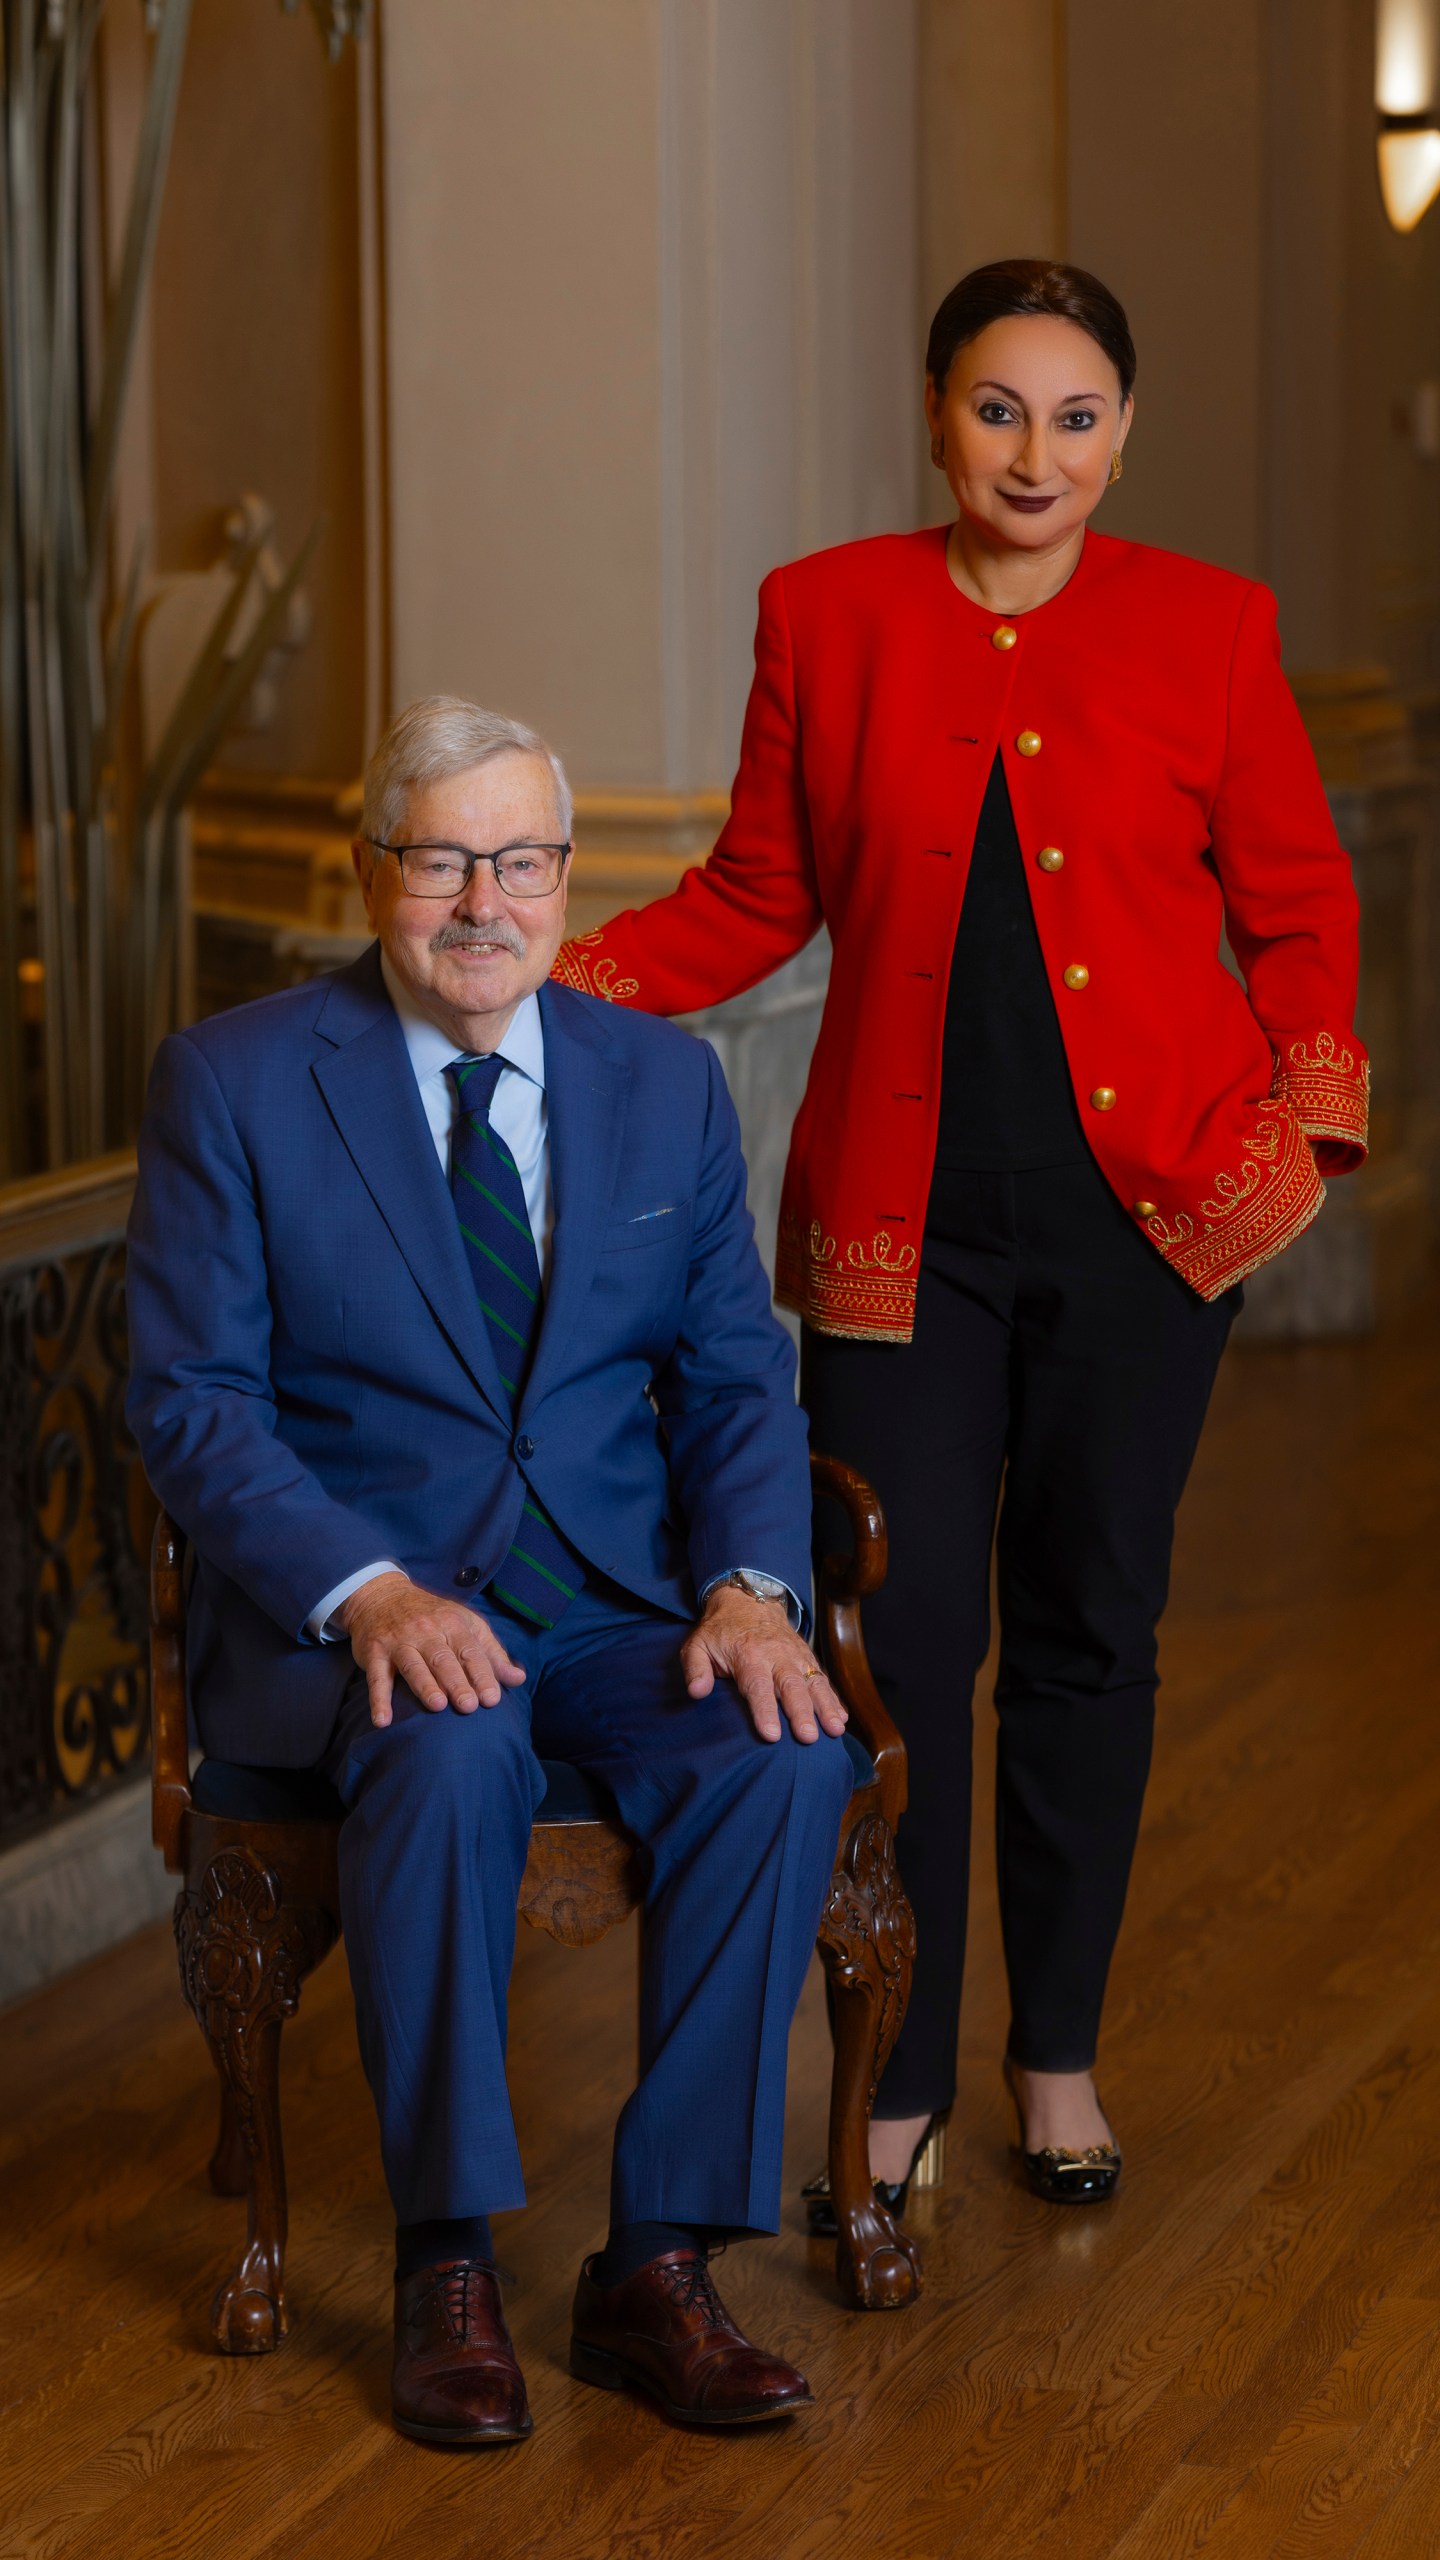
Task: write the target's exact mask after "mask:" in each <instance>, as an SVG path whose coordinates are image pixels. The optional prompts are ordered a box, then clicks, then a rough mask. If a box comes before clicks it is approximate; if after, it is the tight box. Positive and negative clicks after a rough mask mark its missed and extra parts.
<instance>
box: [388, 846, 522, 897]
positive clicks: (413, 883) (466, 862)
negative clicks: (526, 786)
mask: <svg viewBox="0 0 1440 2560" xmlns="http://www.w3.org/2000/svg"><path fill="white" fill-rule="evenodd" d="M360 841H361V843H362V844H368V845H373V846H374V848H375V851H376V852H377V853H393V854H394V855H395V856H396V857H397V859H398V861H399V864H400V877H401V879H402V880H403V881H404V883H405V886H406V888H407V889H408V890H409V892H410V895H411V897H412V898H458V897H460V896H461V895H462V893H463V892H464V891H465V890H466V889H468V888H469V886H470V881H471V877H472V875H473V873H474V869H475V865H476V863H477V862H488V863H489V865H490V867H491V869H492V871H493V872H494V874H495V877H496V879H497V880H498V882H499V884H500V886H501V888H502V889H503V890H504V892H505V895H506V897H507V898H549V897H552V896H553V895H554V892H555V891H556V890H557V889H558V888H559V886H560V875H561V873H562V872H563V870H564V868H565V862H566V857H567V855H568V854H569V853H570V852H571V850H572V848H571V847H570V845H568V844H504V845H502V846H501V847H500V850H499V852H498V853H472V852H471V851H470V848H469V846H468V845H463V844H384V843H382V841H381V839H380V838H379V836H362V837H361V839H360Z"/></svg>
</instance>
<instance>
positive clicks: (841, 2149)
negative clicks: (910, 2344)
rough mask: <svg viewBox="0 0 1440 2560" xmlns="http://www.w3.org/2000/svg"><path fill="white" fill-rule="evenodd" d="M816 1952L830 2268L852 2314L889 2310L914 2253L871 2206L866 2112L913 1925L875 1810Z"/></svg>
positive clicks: (854, 1840) (852, 1840) (911, 2272)
mask: <svg viewBox="0 0 1440 2560" xmlns="http://www.w3.org/2000/svg"><path fill="white" fill-rule="evenodd" d="M819 1943H820V1955H821V1959H822V1961H823V1963H824V1966H825V1971H826V1974H827V1976H828V1979H829V1983H830V1988H831V1992H832V1994H833V1995H834V2001H833V2005H834V2019H835V2069H834V2076H833V2078H832V2080H831V2084H830V2195H831V2199H832V2202H833V2204H834V2207H835V2218H836V2221H837V2222H838V2223H839V2226H840V2236H839V2239H838V2241H837V2243H836V2249H835V2273H836V2276H837V2278H838V2281H839V2285H840V2290H841V2292H842V2293H843V2294H844V2295H845V2297H846V2299H847V2300H848V2301H849V2302H850V2303H851V2304H853V2306H854V2308H855V2309H856V2310H857V2311H898V2310H900V2309H901V2308H902V2306H903V2305H904V2304H905V2303H907V2302H913V2301H914V2299H915V2296H916V2295H917V2293H918V2292H919V2291H920V2283H921V2277H920V2256H919V2252H918V2250H917V2249H916V2247H915V2244H914V2242H913V2240H912V2239H911V2238H910V2236H909V2234H908V2232H905V2231H903V2230H902V2229H901V2228H900V2226H899V2224H898V2223H897V2222H896V2221H895V2220H894V2219H893V2217H892V2216H891V2215H890V2214H888V2213H887V2212H886V2211H885V2209H884V2207H883V2206H882V2205H880V2204H879V2203H877V2201H876V2197H875V2188H874V2182H873V2180H872V2178H871V2175H870V2111H871V2109H872V2107H873V2106H874V2104H875V2092H876V2090H877V2088H878V2087H879V2084H880V2074H881V2072H882V2071H883V2070H884V2068H885V2064H886V2062H887V2061H888V2060H889V2057H890V2051H891V2047H892V2046H893V2044H894V2042H895V2038H896V2036H897V2035H898V2034H899V2032H900V2023H901V2020H902V2019H903V2017H904V2015H905V2005H906V2002H907V2001H908V1999H909V1997H910V1973H911V1968H912V1966H913V1963H914V1959H915V1921H914V1916H913V1914H912V1912H911V1909H910V1905H909V1903H908V1902H907V1900H906V1898H905V1893H904V1889H903V1887H902V1885H901V1883H900V1878H899V1875H898V1873H897V1871H896V1866H895V1843H894V1841H893V1839H892V1837H891V1834H890V1829H889V1825H888V1824H887V1823H886V1822H885V1821H883V1820H882V1818H881V1816H880V1815H879V1814H866V1815H864V1816H863V1817H862V1819H861V1820H860V1821H859V1822H857V1823H856V1825H855V1828H854V1830H853V1831H852V1832H851V1834H850V1836H849V1839H848V1840H847V1841H846V1843H845V1847H844V1849H843V1851H842V1853H841V1857H840V1863H839V1865H838V1866H837V1867H836V1869H835V1873H834V1876H833V1878H832V1880H831V1885H830V1894H829V1898H828V1900H827V1902H826V1905H825V1910H824V1914H823V1916H822V1918H821V1922H820V1941H819Z"/></svg>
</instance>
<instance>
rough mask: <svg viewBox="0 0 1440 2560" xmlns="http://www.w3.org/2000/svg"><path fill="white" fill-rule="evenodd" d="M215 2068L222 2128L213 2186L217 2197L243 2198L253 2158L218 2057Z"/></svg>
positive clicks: (213, 2166)
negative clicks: (217, 2079)
mask: <svg viewBox="0 0 1440 2560" xmlns="http://www.w3.org/2000/svg"><path fill="white" fill-rule="evenodd" d="M215 2067H216V2069H217V2071H218V2072H219V2073H220V2126H219V2131H218V2132H217V2134H216V2136H215V2148H214V2150H213V2151H212V2152H211V2154H210V2184H211V2186H212V2187H213V2189H214V2191H215V2193H216V2195H217V2196H243V2195H246V2194H248V2193H249V2188H250V2154H249V2152H248V2151H247V2150H246V2148H245V2134H244V2129H243V2127H242V2125H241V2122H240V2111H239V2108H238V2107H237V2106H236V2104H235V2092H234V2090H233V2089H232V2088H231V2086H230V2083H229V2081H228V2080H227V2079H226V2077H225V2066H224V2064H223V2062H222V2061H221V2060H220V2057H219V2055H218V2054H216V2056H215Z"/></svg>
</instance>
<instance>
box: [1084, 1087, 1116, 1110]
mask: <svg viewBox="0 0 1440 2560" xmlns="http://www.w3.org/2000/svg"><path fill="white" fill-rule="evenodd" d="M1090 1108H1091V1110H1092V1111H1113V1110H1114V1108H1115V1087H1114V1086H1113V1084H1097V1086H1096V1087H1095V1090H1094V1092H1093V1093H1092V1094H1091V1096H1090Z"/></svg>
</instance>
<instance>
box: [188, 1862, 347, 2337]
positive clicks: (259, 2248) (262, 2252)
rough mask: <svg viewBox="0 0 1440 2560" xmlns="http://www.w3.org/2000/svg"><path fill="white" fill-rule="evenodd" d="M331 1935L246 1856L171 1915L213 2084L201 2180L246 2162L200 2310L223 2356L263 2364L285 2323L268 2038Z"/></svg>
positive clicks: (280, 2172) (208, 1875) (277, 2140)
mask: <svg viewBox="0 0 1440 2560" xmlns="http://www.w3.org/2000/svg"><path fill="white" fill-rule="evenodd" d="M335 1936H336V1929H335V1923H334V1920H333V1918H332V1917H331V1915H330V1913H329V1912H328V1911H325V1910H323V1909H322V1908H320V1907H319V1906H317V1905H302V1906H292V1907H289V1908H286V1907H284V1906H283V1905H282V1899H281V1888H280V1885H279V1883H278V1882H277V1880H276V1877H275V1875H274V1874H273V1872H272V1871H271V1869H270V1868H269V1867H268V1866H267V1865H266V1864H265V1862H264V1860H263V1859H262V1858H260V1857H258V1856H257V1855H256V1854H255V1852H254V1851H253V1850H250V1849H224V1850H221V1851H220V1852H219V1854H218V1855H217V1856H216V1857H214V1858H212V1859H211V1861H210V1863H209V1865H208V1866H207V1867H206V1868H205V1869H204V1871H203V1873H202V1875H201V1877H200V1881H199V1884H198V1886H197V1887H195V1888H194V1889H191V1890H187V1891H186V1892H184V1893H182V1894H181V1895H180V1897H179V1899H178V1901H177V1902H176V1905H175V1938H176V1945H177V1948H178V1951H179V1956H180V1979H181V1983H182V1985H183V1988H184V1992H185V1997H186V1999H187V2000H188V2002H189V2004H190V2006H191V2008H192V2009H193V2010H194V2012H195V2016H196V2019H197V2021H198V2022H199V2026H200V2031H201V2033H202V2035H203V2036H204V2038H205V2042H206V2044H207V2046H208V2047H209V2050H210V2055H211V2059H212V2060H213V2062H214V2064H215V2068H216V2070H217V2071H218V2073H219V2075H220V2084H221V2093H222V2094H221V2136H220V2143H219V2145H218V2146H217V2150H216V2155H215V2161H214V2162H213V2163H212V2179H214V2180H215V2182H216V2183H219V2178H218V2177H217V2174H216V2173H217V2171H218V2172H219V2174H220V2175H221V2176H227V2177H228V2176H229V2175H230V2174H231V2172H232V2171H233V2169H234V2168H235V2166H236V2139H237V2137H238V2143H239V2146H240V2147H241V2149H242V2150H243V2155H244V2160H245V2164H246V2177H245V2180H244V2184H245V2186H246V2187H247V2188H248V2199H249V2213H248V2229H247V2233H246V2242H245V2248H244V2252H243V2254H242V2256H241V2259H240V2262H239V2265H238V2266H237V2267H236V2268H235V2271H234V2273H233V2274H232V2275H231V2276H230V2277H229V2278H228V2280H227V2281H226V2282H225V2283H224V2284H222V2286H221V2287H220V2290H219V2292H218V2293H217V2294H216V2296H215V2300H214V2302H213V2304H212V2305H211V2311H210V2329H211V2335H212V2337H213V2338H214V2341H215V2344H216V2346H217V2347H218V2348H219V2349H220V2350H221V2352H222V2354H225V2355H267V2354H269V2353H270V2351H271V2350H272V2349H273V2348H275V2347H278V2346H279V2344H280V2341H281V2339H282V2338H283V2337H284V2336H285V2333H286V2331H287V2329H288V2328H289V2325H290V2316H289V2312H288V2310H287V2308H286V2303H285V2237H286V2208H285V2156H284V2150H283V2147H282V2142H281V2133H280V2031H281V2028H282V2026H283V2024H284V2022H285V2020H286V2019H287V2018H290V2017H293V2016H294V2014H295V2011H296V2009H297V2007H298V2006H299V2001H300V1985H301V1983H302V1981H303V1980H304V1978H305V1976H306V1974H307V1973H309V1972H311V1971H312V1970H313V1968H314V1967H315V1966H316V1965H317V1964H318V1963H319V1962H320V1959H321V1957H322V1956H323V1955H324V1954H325V1953H326V1952H327V1950H328V1949H329V1948H330V1947H331V1946H332V1945H333V1943H334V1940H335ZM232 2129H233V2130H232Z"/></svg>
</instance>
